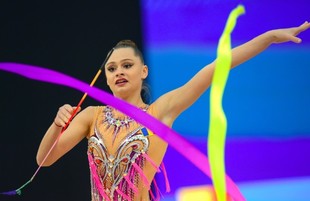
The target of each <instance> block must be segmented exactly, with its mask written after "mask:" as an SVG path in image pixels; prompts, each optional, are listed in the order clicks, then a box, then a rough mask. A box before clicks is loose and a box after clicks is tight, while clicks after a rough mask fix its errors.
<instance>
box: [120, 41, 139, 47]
mask: <svg viewBox="0 0 310 201" xmlns="http://www.w3.org/2000/svg"><path fill="white" fill-rule="evenodd" d="M115 47H137V45H136V43H135V42H133V41H132V40H121V41H119V42H118V43H117V44H116V46H115Z"/></svg>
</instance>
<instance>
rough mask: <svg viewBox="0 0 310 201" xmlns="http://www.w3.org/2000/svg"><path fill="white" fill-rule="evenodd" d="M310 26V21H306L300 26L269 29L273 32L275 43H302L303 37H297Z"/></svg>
mask: <svg viewBox="0 0 310 201" xmlns="http://www.w3.org/2000/svg"><path fill="white" fill-rule="evenodd" d="M309 28H310V23H309V22H307V21H306V22H305V23H303V24H302V25H300V26H298V27H292V28H286V29H275V30H271V31H268V32H267V33H268V34H271V36H272V37H273V43H284V42H288V41H292V42H294V43H301V39H300V38H298V37H296V36H297V35H298V34H300V33H301V32H303V31H305V30H307V29H309Z"/></svg>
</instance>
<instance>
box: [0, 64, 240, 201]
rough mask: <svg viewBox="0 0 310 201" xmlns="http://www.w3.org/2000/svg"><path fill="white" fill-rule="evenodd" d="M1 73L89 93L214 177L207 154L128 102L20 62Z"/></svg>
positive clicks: (233, 192)
mask: <svg viewBox="0 0 310 201" xmlns="http://www.w3.org/2000/svg"><path fill="white" fill-rule="evenodd" d="M0 70H4V71H8V72H11V73H15V74H19V75H21V76H24V77H27V78H29V79H33V80H38V81H41V82H48V83H53V84H58V85H64V86H67V87H71V88H74V89H77V90H79V91H81V92H84V93H87V94H88V95H89V96H91V97H92V98H94V99H96V100H98V101H100V102H102V103H104V104H107V105H110V106H112V107H114V108H116V109H118V110H120V111H121V112H123V113H124V114H126V115H128V116H130V117H132V118H133V119H135V120H136V121H137V122H139V123H141V124H142V125H144V126H145V127H147V128H148V129H150V130H151V131H153V132H154V133H156V135H158V136H159V137H160V138H162V139H163V140H165V141H166V142H167V143H168V144H169V145H170V146H171V147H173V148H174V149H176V150H177V151H178V152H179V153H180V154H182V155H183V156H184V157H185V158H187V159H188V160H189V161H190V162H191V163H193V164H194V165H195V166H196V167H197V168H199V169H200V170H201V171H202V172H203V173H204V174H206V175H207V176H208V177H210V178H211V173H210V166H209V161H208V158H207V157H206V156H205V154H203V153H201V152H200V151H199V150H198V149H196V148H195V147H194V146H193V145H191V144H190V143H189V142H188V141H186V140H185V139H184V138H183V137H182V136H181V135H180V134H178V133H177V132H175V131H174V130H172V129H171V128H169V127H168V126H166V125H165V124H163V123H161V122H160V121H158V120H157V119H156V118H154V117H153V116H151V115H149V114H147V113H145V112H143V111H141V110H139V109H138V108H136V107H135V106H133V105H130V104H129V103H127V102H125V101H123V100H120V99H118V98H116V97H114V96H112V95H111V94H109V93H107V92H104V91H102V90H100V89H98V88H96V87H90V86H89V85H88V84H86V83H84V82H82V81H79V80H77V79H75V78H72V77H70V76H68V75H65V74H62V73H59V72H56V71H53V70H49V69H44V68H41V67H37V66H31V65H26V64H18V63H0ZM226 185H227V193H228V194H229V195H230V196H231V197H232V198H234V199H235V200H236V201H245V198H244V197H243V195H242V194H241V193H240V191H239V189H238V187H237V186H236V185H235V183H234V182H233V181H232V180H231V179H230V178H229V176H227V175H226Z"/></svg>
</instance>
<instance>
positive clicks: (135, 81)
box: [105, 47, 148, 98]
mask: <svg viewBox="0 0 310 201" xmlns="http://www.w3.org/2000/svg"><path fill="white" fill-rule="evenodd" d="M105 75H106V78H107V84H108V86H109V87H110V89H111V91H112V92H113V94H114V96H117V97H120V98H122V97H127V96H128V95H133V94H139V95H140V92H141V87H142V82H143V80H144V79H145V78H146V77H147V75H148V69H147V66H146V65H144V64H143V63H142V62H141V59H140V58H139V57H138V56H137V55H135V52H134V50H133V49H132V48H130V47H126V48H118V49H116V50H114V52H113V53H112V55H111V56H110V58H109V60H108V61H107V64H106V65H105Z"/></svg>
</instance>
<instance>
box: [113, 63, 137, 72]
mask: <svg viewBox="0 0 310 201" xmlns="http://www.w3.org/2000/svg"><path fill="white" fill-rule="evenodd" d="M132 66H133V64H131V63H125V64H124V65H123V66H122V67H123V68H125V69H129V68H131V67H132ZM116 68H117V67H115V66H109V67H108V68H107V70H108V71H109V72H111V73H113V72H114V71H115V70H116Z"/></svg>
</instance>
